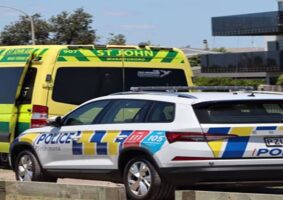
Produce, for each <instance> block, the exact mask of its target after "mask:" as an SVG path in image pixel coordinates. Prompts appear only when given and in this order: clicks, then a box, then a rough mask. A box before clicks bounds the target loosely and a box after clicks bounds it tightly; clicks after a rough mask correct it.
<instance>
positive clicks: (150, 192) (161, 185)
mask: <svg viewBox="0 0 283 200" xmlns="http://www.w3.org/2000/svg"><path fill="white" fill-rule="evenodd" d="M124 184H125V188H126V192H127V195H128V197H129V199H133V200H155V199H170V196H171V194H172V193H173V192H174V188H173V186H172V185H170V184H169V183H167V182H166V181H164V180H163V181H162V180H161V178H160V176H159V174H158V172H157V170H156V169H155V167H154V165H153V164H152V163H151V162H150V158H148V157H147V156H140V157H137V158H133V159H131V160H130V161H128V163H127V164H126V166H125V170H124Z"/></svg>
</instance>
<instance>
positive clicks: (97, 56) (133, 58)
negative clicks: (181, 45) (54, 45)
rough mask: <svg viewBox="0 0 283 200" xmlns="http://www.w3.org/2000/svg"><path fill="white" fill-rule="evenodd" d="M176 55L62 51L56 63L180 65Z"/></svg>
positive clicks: (87, 50)
mask: <svg viewBox="0 0 283 200" xmlns="http://www.w3.org/2000/svg"><path fill="white" fill-rule="evenodd" d="M166 53H167V54H166ZM165 55H166V56H165ZM178 55H180V54H179V53H178V52H176V51H166V50H147V49H103V50H97V49H94V50H90V49H81V50H70V49H62V50H61V51H60V53H59V56H58V58H57V61H58V62H71V61H78V62H107V61H108V62H121V61H125V62H162V63H171V62H174V59H177V60H179V63H180V62H181V61H182V58H181V57H180V56H178ZM177 56H178V57H177ZM177 60H175V61H177Z"/></svg>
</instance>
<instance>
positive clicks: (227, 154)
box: [207, 126, 283, 158]
mask: <svg viewBox="0 0 283 200" xmlns="http://www.w3.org/2000/svg"><path fill="white" fill-rule="evenodd" d="M282 130H283V127H280V126H258V127H215V128H209V129H208V132H207V133H208V134H211V135H213V134H217V135H229V134H230V135H237V136H238V137H235V138H229V139H227V140H220V141H219V140H217V141H211V142H208V144H209V146H210V148H211V149H212V151H213V154H214V157H215V158H242V157H243V156H244V153H245V151H246V148H247V145H248V143H249V140H250V136H251V135H252V134H253V132H255V131H256V132H257V134H258V135H260V132H263V133H264V132H266V131H282Z"/></svg>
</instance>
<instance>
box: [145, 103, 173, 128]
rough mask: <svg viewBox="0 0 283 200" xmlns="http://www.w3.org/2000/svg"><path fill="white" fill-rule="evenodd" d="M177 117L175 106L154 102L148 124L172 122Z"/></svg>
mask: <svg viewBox="0 0 283 200" xmlns="http://www.w3.org/2000/svg"><path fill="white" fill-rule="evenodd" d="M174 117H175V105H174V104H173V103H168V102H158V101H157V102H154V104H153V107H152V109H151V111H150V113H149V116H148V119H147V122H156V123H158V122H159V123H164V122H172V121H173V120H174Z"/></svg>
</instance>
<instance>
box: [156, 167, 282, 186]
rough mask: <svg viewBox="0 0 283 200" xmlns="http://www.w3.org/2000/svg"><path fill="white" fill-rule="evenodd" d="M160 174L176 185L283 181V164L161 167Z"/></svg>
mask: <svg viewBox="0 0 283 200" xmlns="http://www.w3.org/2000/svg"><path fill="white" fill-rule="evenodd" d="M160 174H161V175H162V177H164V178H165V179H166V180H167V181H168V182H170V183H172V184H174V185H176V186H191V185H195V184H198V183H200V184H202V183H215V184H217V183H221V182H222V183H223V182H235V181H236V182H247V183H248V182H256V181H263V180H264V181H282V182H283V165H261V166H259V165H254V166H253V165H251V166H212V167H176V168H161V169H160Z"/></svg>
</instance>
